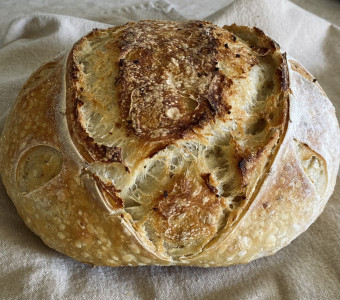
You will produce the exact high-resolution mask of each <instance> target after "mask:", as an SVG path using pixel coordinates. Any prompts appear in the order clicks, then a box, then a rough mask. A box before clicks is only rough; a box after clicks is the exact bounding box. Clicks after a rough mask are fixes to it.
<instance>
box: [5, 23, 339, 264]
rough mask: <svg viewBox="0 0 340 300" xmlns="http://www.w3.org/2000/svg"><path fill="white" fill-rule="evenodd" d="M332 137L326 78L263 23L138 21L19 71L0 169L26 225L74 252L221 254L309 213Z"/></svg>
mask: <svg viewBox="0 0 340 300" xmlns="http://www.w3.org/2000/svg"><path fill="white" fill-rule="evenodd" d="M32 115H34V116H35V117H34V118H32ZM338 138H339V127H338V123H337V120H336V117H335V113H334V108H333V107H332V105H331V103H330V102H329V100H328V99H327V97H326V95H325V94H324V92H323V91H322V90H321V88H320V86H319V85H318V84H317V83H316V82H315V80H313V77H312V76H311V75H310V74H309V73H308V71H306V70H305V69H304V68H303V67H302V66H301V65H300V64H299V63H298V62H296V61H294V60H293V59H289V60H288V61H287V59H286V55H285V54H282V53H281V51H280V48H279V46H278V45H277V44H276V43H275V42H274V41H272V40H271V39H270V38H268V37H267V36H266V35H265V34H264V33H263V32H262V31H261V30H259V29H257V28H248V27H244V26H236V25H232V26H225V27H224V28H219V27H217V26H214V25H212V24H210V23H208V22H202V21H186V22H169V21H141V22H137V23H128V24H126V25H123V26H119V27H115V28H110V29H106V30H98V29H96V30H93V31H92V32H91V33H90V34H88V35H87V36H85V37H83V38H82V39H81V40H80V41H79V42H77V43H76V44H75V45H74V47H73V48H72V50H71V51H70V53H69V54H68V55H67V56H65V57H60V58H57V59H56V60H54V61H53V62H50V63H48V64H46V65H44V66H42V67H41V68H40V69H39V70H37V71H36V72H35V73H34V74H33V75H32V76H31V77H30V78H29V80H28V81H27V83H26V84H25V86H24V87H23V88H22V90H21V92H20V94H19V96H18V101H17V103H16V105H15V107H14V109H13V111H12V113H11V114H10V116H9V118H8V120H7V122H6V125H5V129H4V132H3V136H2V138H1V150H0V151H1V152H0V156H1V159H2V161H4V164H3V165H2V166H1V167H0V168H1V175H2V178H3V181H4V184H5V186H6V188H7V191H8V194H9V196H10V197H11V198H12V200H13V202H14V204H15V206H16V208H17V210H18V212H19V214H20V215H21V216H22V217H23V219H24V221H25V223H26V224H27V226H28V227H29V228H30V229H31V230H33V231H34V232H35V233H36V234H38V235H39V236H40V237H41V238H42V240H43V241H44V242H45V243H46V244H47V245H49V246H50V247H52V248H54V249H56V250H58V251H60V252H62V253H65V254H67V255H69V256H71V257H73V258H75V259H77V260H80V261H83V262H87V263H91V264H94V265H110V266H117V265H141V264H159V265H171V264H173V265H176V264H177V265H199V266H226V265H230V264H236V263H244V262H248V261H251V260H253V259H255V258H258V257H261V256H264V255H269V254H272V253H274V252H276V251H277V250H279V249H280V248H282V247H283V246H285V245H287V244H288V243H289V242H290V241H291V240H292V239H294V238H295V237H296V236H297V235H299V234H300V233H302V232H303V231H304V230H306V229H307V228H308V226H309V225H310V224H311V223H312V222H313V221H314V220H315V219H316V217H317V216H318V215H319V214H320V213H321V212H322V209H323V207H324V205H325V204H326V202H327V200H328V198H329V197H330V195H331V193H332V191H333V188H334V185H335V178H336V174H337V170H338V165H339V149H338V148H337V147H332V145H334V141H337V140H338ZM5 157H6V160H4V158H5Z"/></svg>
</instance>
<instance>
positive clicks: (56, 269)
mask: <svg viewBox="0 0 340 300" xmlns="http://www.w3.org/2000/svg"><path fill="white" fill-rule="evenodd" d="M231 2H232V1H230V0H225V1H218V0H209V1H207V0H196V1H188V0H171V3H172V4H173V6H169V5H167V4H166V3H164V2H156V3H155V4H147V5H139V6H137V7H136V8H135V9H128V8H126V9H122V10H119V11H117V8H119V7H128V6H129V5H132V4H136V3H138V2H137V1H136V0H127V1H125V2H124V3H123V2H121V1H117V0H112V1H107V0H96V1H88V0H85V1H82V2H80V1H74V2H73V3H71V2H69V1H66V0H62V1H58V2H56V1H52V0H33V1H24V0H14V1H13V0H0V130H2V126H3V122H4V119H5V116H6V114H7V112H8V110H9V109H10V107H11V106H12V104H13V101H14V100H15V97H16V95H17V93H18V91H19V89H20V87H21V85H22V84H23V83H24V81H25V80H26V79H27V77H28V76H29V75H30V73H31V72H32V71H34V70H35V69H36V68H37V67H38V66H39V65H41V64H42V63H43V62H44V61H47V60H49V59H51V58H53V57H54V56H55V55H57V54H58V53H59V52H60V51H62V50H64V49H68V48H69V47H70V45H71V43H72V42H74V41H75V40H77V39H78V38H79V37H80V36H81V35H82V34H84V33H86V32H87V31H88V30H90V29H91V28H93V27H100V26H105V25H103V24H98V23H92V22H89V21H86V20H82V19H75V18H67V17H60V16H59V17H58V16H46V15H44V16H40V17H37V18H32V17H25V16H26V15H28V14H33V13H37V12H38V13H44V14H45V13H49V14H62V15H69V16H76V17H80V18H87V19H91V20H94V21H97V22H103V23H110V24H118V23H124V22H126V21H127V20H129V19H130V20H134V19H138V18H139V19H141V18H151V17H154V18H163V19H165V18H169V19H178V18H181V15H182V16H183V17H184V18H195V19H200V18H206V17H207V16H209V15H211V16H210V17H209V18H208V19H209V20H211V21H213V22H215V23H217V24H220V25H222V24H226V23H232V22H237V23H239V24H241V23H242V24H248V25H252V26H254V25H256V26H258V27H260V28H262V29H264V31H265V32H267V33H268V34H269V35H271V36H272V37H273V38H274V39H276V40H277V41H278V42H279V43H280V45H281V46H282V47H283V48H284V49H286V50H287V52H289V53H290V55H292V56H294V57H295V58H297V59H298V60H300V61H301V62H302V63H303V64H304V65H305V66H306V67H307V68H308V69H309V70H310V71H311V72H312V73H313V75H314V76H315V77H316V78H318V81H319V82H320V84H321V86H323V88H324V89H325V91H326V93H327V94H328V95H329V97H330V99H331V100H332V102H333V104H334V105H335V106H336V108H337V112H338V117H339V112H340V29H339V27H338V26H340V1H337V0H323V1H317V0H309V1H307V0H294V1H293V2H295V3H296V4H298V5H300V6H301V7H303V8H304V9H307V10H309V11H310V12H311V13H313V14H316V15H318V16H321V17H323V18H325V19H327V20H328V21H329V22H331V23H333V24H336V25H337V26H336V25H332V24H331V23H329V22H327V21H325V20H323V19H320V18H318V17H316V16H315V15H312V14H311V13H307V12H305V11H303V10H302V9H300V8H298V7H297V6H295V5H293V4H292V3H291V2H287V1H284V0H257V1H251V0H248V1H247V0H236V1H235V2H234V3H233V4H232V5H231V6H230V7H228V8H226V9H223V8H224V7H225V6H226V5H228V4H230V3H231ZM143 3H145V2H143ZM220 9H222V10H220ZM218 10H220V11H219V12H216V11H218ZM177 11H178V12H179V13H177ZM17 17H23V18H22V19H19V20H17V21H15V22H14V23H12V26H11V30H9V31H7V34H6V36H5V38H4V39H2V36H4V34H5V32H6V30H7V28H8V24H9V23H10V22H11V21H12V20H13V19H14V18H17ZM51 22H52V23H53V22H54V23H53V24H55V23H56V22H57V23H58V24H59V25H58V26H59V27H58V28H57V30H56V31H55V32H50V33H49V32H48V30H46V31H45V29H46V28H47V29H48V28H49V26H50V25H51ZM106 26H107V25H106ZM1 46H2V47H1ZM0 163H1V162H0ZM338 177H339V176H338ZM338 181H339V178H338ZM339 198H340V187H339V184H338V186H337V188H336V191H335V193H334V195H333V196H332V198H331V199H330V200H329V202H328V204H327V206H326V208H325V211H324V212H323V214H322V215H321V216H320V217H319V218H318V220H317V221H316V222H315V223H314V224H313V225H312V226H311V227H310V228H309V229H308V231H307V232H305V233H304V234H302V235H301V236H300V237H299V238H297V239H296V240H295V241H293V242H292V244H290V245H289V246H288V247H286V248H284V249H283V250H281V251H279V252H278V253H277V254H275V255H274V256H271V257H268V258H262V259H259V260H257V261H254V262H252V263H250V264H247V265H241V266H232V267H229V268H216V269H201V268H188V267H186V268H181V267H139V268H126V267H123V268H115V269H114V268H107V267H98V268H91V267H89V266H87V265H84V264H81V263H78V262H76V261H73V260H72V259H70V258H68V257H66V256H64V255H62V254H59V253H57V252H55V251H54V250H52V249H49V248H48V247H46V246H45V245H44V244H43V243H42V242H41V241H40V239H39V238H38V237H36V236H35V235H34V234H33V233H31V232H30V230H29V229H27V228H26V227H25V225H24V224H23V222H22V220H21V219H20V217H19V216H18V215H17V213H16V210H15V208H14V206H13V204H12V203H11V201H10V200H9V199H8V197H7V196H6V193H5V191H4V188H3V186H2V184H0V299H214V300H215V299H216V300H217V299H340V203H339Z"/></svg>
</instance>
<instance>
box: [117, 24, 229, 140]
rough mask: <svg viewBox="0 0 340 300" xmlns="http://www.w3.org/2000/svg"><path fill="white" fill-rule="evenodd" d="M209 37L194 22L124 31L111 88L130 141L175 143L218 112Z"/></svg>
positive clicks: (213, 42) (207, 27) (209, 29)
mask: <svg viewBox="0 0 340 300" xmlns="http://www.w3.org/2000/svg"><path fill="white" fill-rule="evenodd" d="M179 29H180V30H179ZM214 31H215V27H214V26H212V25H211V24H210V23H207V22H198V21H189V22H183V23H171V22H170V23H169V22H166V23H162V22H156V21H155V22H150V21H148V22H139V23H136V24H130V26H128V27H127V28H126V29H124V31H123V34H122V42H121V56H120V58H119V60H118V62H117V66H118V67H119V68H120V72H119V77H118V78H117V80H116V82H118V85H117V86H118V88H119V91H120V106H121V111H122V112H121V113H122V120H123V121H125V122H126V125H127V128H128V129H129V130H130V131H132V132H133V133H134V134H135V135H137V136H139V137H143V138H146V139H148V140H169V139H176V138H180V137H181V136H182V135H183V132H184V131H187V130H190V128H192V127H194V126H197V125H198V124H200V123H202V120H203V119H204V120H205V121H206V120H210V119H211V118H213V116H214V115H215V114H216V112H218V111H220V110H222V109H223V107H224V105H223V103H222V86H223V81H224V76H223V75H222V74H220V72H219V71H218V68H217V67H216V56H217V46H218V42H217V39H216V38H215V37H214V34H215V33H214ZM137 61H138V63H136V62H137ZM207 117H208V118H207Z"/></svg>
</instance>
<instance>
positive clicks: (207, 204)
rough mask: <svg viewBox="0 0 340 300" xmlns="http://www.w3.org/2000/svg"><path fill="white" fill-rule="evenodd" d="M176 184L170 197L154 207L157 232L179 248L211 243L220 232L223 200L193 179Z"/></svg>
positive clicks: (184, 179)
mask: <svg viewBox="0 0 340 300" xmlns="http://www.w3.org/2000/svg"><path fill="white" fill-rule="evenodd" d="M207 175H209V174H207ZM173 182H174V185H173V186H172V188H170V189H168V190H167V191H166V196H165V193H164V195H162V196H161V197H160V199H156V200H155V202H154V205H153V211H154V214H155V218H154V220H155V221H154V225H155V227H156V230H157V232H158V233H159V234H160V235H161V236H163V237H164V239H165V241H166V242H167V243H170V244H176V247H179V246H180V245H185V244H186V243H187V242H188V241H190V240H191V241H197V242H199V243H200V242H202V241H200V239H203V240H205V239H207V241H208V240H209V238H211V236H212V235H214V234H215V232H216V223H217V222H218V217H219V214H220V209H221V207H220V201H219V198H218V197H216V195H215V194H214V193H213V192H212V191H211V189H210V188H209V187H208V186H205V185H200V184H197V182H196V180H194V179H192V178H186V177H185V176H177V177H176V178H174V180H173ZM197 189H198V190H197ZM198 191H199V192H198Z"/></svg>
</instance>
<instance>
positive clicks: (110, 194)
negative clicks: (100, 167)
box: [81, 169, 124, 210]
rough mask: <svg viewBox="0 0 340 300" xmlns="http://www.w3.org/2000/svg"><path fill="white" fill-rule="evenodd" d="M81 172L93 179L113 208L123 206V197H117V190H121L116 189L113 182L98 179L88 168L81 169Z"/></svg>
mask: <svg viewBox="0 0 340 300" xmlns="http://www.w3.org/2000/svg"><path fill="white" fill-rule="evenodd" d="M81 173H82V175H84V174H86V175H88V176H89V177H90V178H92V179H93V180H94V181H95V183H96V185H97V187H98V189H99V190H100V192H101V193H102V195H103V196H104V197H105V199H106V201H108V202H109V204H110V205H111V206H112V208H113V209H114V210H117V209H120V208H123V207H124V205H123V199H122V198H120V197H119V192H121V191H120V190H119V189H117V188H116V187H115V185H114V184H112V183H110V182H104V181H103V180H101V179H100V177H99V176H97V175H96V174H94V173H93V172H91V171H90V170H88V169H83V170H82V172H81Z"/></svg>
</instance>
